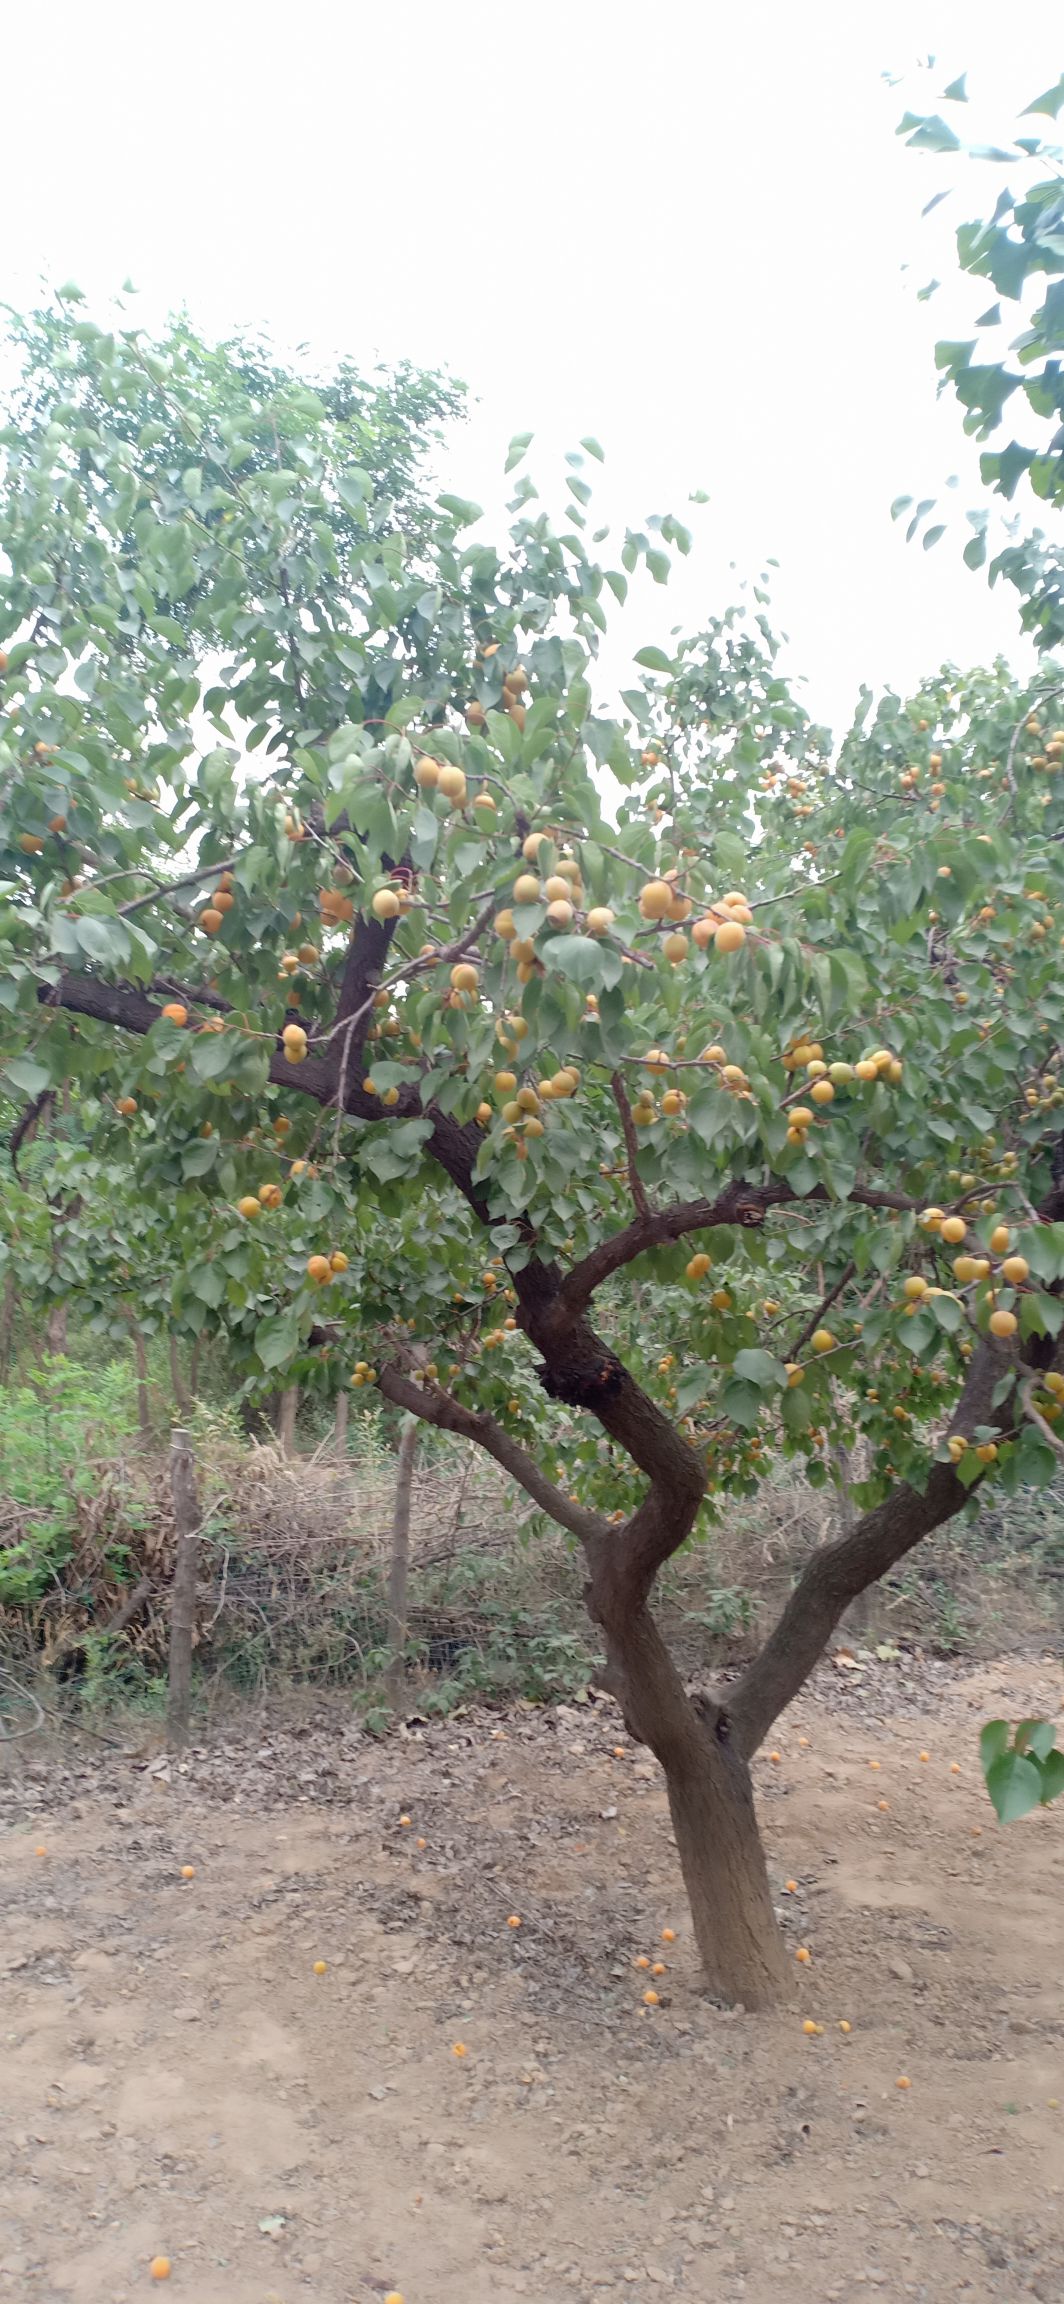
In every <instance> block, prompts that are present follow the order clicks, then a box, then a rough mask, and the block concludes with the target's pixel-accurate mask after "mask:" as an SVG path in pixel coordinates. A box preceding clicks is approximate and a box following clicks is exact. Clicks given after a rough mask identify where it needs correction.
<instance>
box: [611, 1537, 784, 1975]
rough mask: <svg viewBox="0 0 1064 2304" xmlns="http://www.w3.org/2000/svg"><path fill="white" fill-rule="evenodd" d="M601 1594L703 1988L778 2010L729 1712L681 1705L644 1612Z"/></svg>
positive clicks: (760, 1875) (742, 1764) (779, 1956)
mask: <svg viewBox="0 0 1064 2304" xmlns="http://www.w3.org/2000/svg"><path fill="white" fill-rule="evenodd" d="M607 1557H608V1556H607ZM601 1568H602V1559H601V1556H600V1560H599V1569H600V1571H601ZM596 1585H598V1586H599V1587H600V1588H599V1589H596ZM602 1585H605V1587H606V1589H605V1591H603V1590H602V1589H601V1586H602ZM609 1585H610V1578H609V1574H608V1571H607V1573H606V1574H605V1576H603V1575H602V1574H601V1573H600V1574H599V1575H598V1576H595V1575H593V1580H592V1589H591V1592H590V1594H589V1598H590V1600H591V1604H592V1612H593V1614H595V1615H596V1617H597V1618H598V1620H599V1622H600V1623H602V1624H603V1629H604V1631H605V1633H606V1642H607V1649H608V1652H609V1659H610V1669H609V1673H608V1676H607V1686H610V1687H612V1688H613V1690H614V1693H615V1694H617V1695H618V1696H619V1697H620V1699H621V1703H622V1706H623V1710H624V1715H625V1721H626V1723H627V1726H628V1729H629V1732H630V1734H632V1735H633V1736H635V1737H636V1738H637V1739H638V1740H639V1742H641V1743H643V1744H647V1745H649V1747H650V1749H651V1751H652V1752H654V1753H656V1755H657V1758H658V1759H659V1760H660V1762H661V1765H662V1767H663V1769H664V1771H665V1783H666V1789H667V1791H668V1796H669V1809H670V1812H671V1815H672V1824H673V1831H674V1833H675V1835H676V1847H677V1851H678V1854H679V1858H680V1865H681V1868H682V1871H683V1877H684V1886H685V1888H686V1890H687V1898H688V1902H689V1904H690V1907H691V1919H692V1922H693V1924H694V1933H695V1942H696V1944H697V1946H698V1951H699V1955H700V1958H701V1961H702V1967H703V1971H704V1973H705V1978H706V1983H707V1986H708V1988H709V1990H710V1992H712V1993H713V1994H714V1995H715V1996H716V1997H718V1998H719V1999H721V2000H724V2001H727V2002H728V2003H729V2004H730V2005H734V2004H736V2003H741V2005H742V2006H743V2007H744V2008H774V2007H778V2006H779V2004H780V2002H781V2001H784V2000H788V1999H790V1997H791V1992H792V1982H793V1979H792V1976H791V1971H790V1965H789V1962H788V1960H787V1955H786V1949H785V1947H784V1943H783V1938H782V1936H781V1934H780V1930H779V1926H778V1924H777V1921H776V1915H775V1912H774V1910H773V1906H772V1892H771V1889H770V1887H769V1881H768V1871H767V1867H766V1864H765V1852H764V1849H763V1847H762V1845H761V1836H760V1833H759V1831H758V1826H757V1817H756V1815H755V1813H754V1795H753V1787H752V1784H751V1781H750V1771H749V1768H748V1767H747V1764H746V1761H745V1760H744V1758H743V1755H742V1753H741V1751H740V1749H739V1746H738V1743H737V1742H736V1741H735V1740H733V1738H732V1736H731V1734H730V1732H729V1724H728V1717H727V1713H726V1711H725V1710H724V1709H723V1708H722V1707H721V1706H719V1705H716V1704H714V1703H712V1702H711V1701H710V1700H709V1698H707V1697H698V1698H696V1699H694V1700H693V1701H692V1699H691V1698H690V1697H688V1696H687V1694H686V1692H685V1690H684V1687H683V1683H682V1681H681V1679H680V1676H679V1673H678V1672H677V1670H676V1667H675V1665H674V1664H673V1661H672V1658H671V1656H670V1655H669V1652H668V1650H667V1648H666V1646H665V1643H664V1641H663V1639H662V1637H661V1634H660V1632H659V1631H658V1628H657V1625H656V1624H655V1623H654V1620H653V1618H652V1617H651V1616H650V1615H649V1613H648V1612H647V1610H646V1608H645V1607H636V1608H635V1609H632V1608H631V1607H630V1605H629V1604H628V1603H627V1602H626V1601H625V1600H624V1598H623V1596H622V1595H620V1594H618V1593H615V1592H613V1591H611V1590H610V1589H609Z"/></svg>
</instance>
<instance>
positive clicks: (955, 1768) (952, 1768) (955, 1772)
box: [949, 1760, 961, 1776]
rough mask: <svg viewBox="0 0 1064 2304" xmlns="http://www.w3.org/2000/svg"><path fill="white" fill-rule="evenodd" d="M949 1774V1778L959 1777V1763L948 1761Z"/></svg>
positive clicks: (957, 1761)
mask: <svg viewBox="0 0 1064 2304" xmlns="http://www.w3.org/2000/svg"><path fill="white" fill-rule="evenodd" d="M949 1772H950V1775H951V1776H959V1775H960V1772H961V1764H960V1761H959V1760H951V1761H950V1764H949Z"/></svg>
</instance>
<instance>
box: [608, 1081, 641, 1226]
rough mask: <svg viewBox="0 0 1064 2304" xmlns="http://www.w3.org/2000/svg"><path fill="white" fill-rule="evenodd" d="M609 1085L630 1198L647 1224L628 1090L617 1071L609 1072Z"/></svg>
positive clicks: (637, 1147) (639, 1215) (636, 1141)
mask: <svg viewBox="0 0 1064 2304" xmlns="http://www.w3.org/2000/svg"><path fill="white" fill-rule="evenodd" d="M610 1087H611V1088H612V1090H613V1101H614V1103H615V1104H616V1106H617V1110H618V1112H619V1113H620V1115H621V1127H622V1129H623V1131H624V1149H625V1153H626V1155H627V1159H628V1182H629V1184H630V1185H631V1187H632V1198H633V1200H634V1201H635V1206H636V1213H637V1215H638V1217H639V1219H640V1222H641V1223H643V1224H647V1223H649V1222H650V1216H651V1207H650V1202H649V1200H648V1199H647V1194H646V1185H645V1184H644V1182H643V1179H642V1177H641V1175H640V1173H639V1169H638V1166H637V1161H638V1157H639V1144H638V1140H637V1138H636V1132H635V1121H634V1120H633V1118H632V1107H631V1105H630V1104H629V1102H628V1091H627V1089H626V1087H625V1085H624V1081H623V1080H622V1078H621V1075H620V1073H619V1072H613V1073H611V1075H610Z"/></svg>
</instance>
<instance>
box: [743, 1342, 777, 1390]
mask: <svg viewBox="0 0 1064 2304" xmlns="http://www.w3.org/2000/svg"><path fill="white" fill-rule="evenodd" d="M732 1374H733V1376H738V1377H740V1378H741V1379H742V1380H743V1382H744V1383H747V1384H755V1385H756V1386H757V1388H758V1390H759V1391H761V1392H777V1391H782V1390H783V1388H784V1386H785V1385H786V1382H787V1371H786V1369H785V1367H784V1365H783V1362H782V1360H777V1359H776V1358H775V1356H774V1354H773V1353H771V1352H763V1351H761V1350H760V1349H759V1348H757V1347H755V1348H754V1349H752V1350H749V1351H745V1352H737V1353H736V1355H735V1359H734V1360H733V1362H732Z"/></svg>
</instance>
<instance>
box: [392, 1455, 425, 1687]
mask: <svg viewBox="0 0 1064 2304" xmlns="http://www.w3.org/2000/svg"><path fill="white" fill-rule="evenodd" d="M417 1427H418V1419H417V1417H416V1416H404V1418H403V1421H402V1426H401V1429H400V1433H399V1453H398V1455H397V1457H396V1464H395V1510H394V1513H393V1515H392V1557H391V1562H390V1565H389V1569H388V1670H387V1674H386V1679H387V1687H388V1695H389V1699H390V1701H391V1702H392V1704H394V1705H396V1706H398V1705H399V1704H400V1703H401V1701H402V1694H403V1681H404V1678H405V1675H406V1589H407V1582H408V1579H409V1574H410V1495H411V1490H412V1488H413V1484H414V1453H415V1450H416V1448H417Z"/></svg>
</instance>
